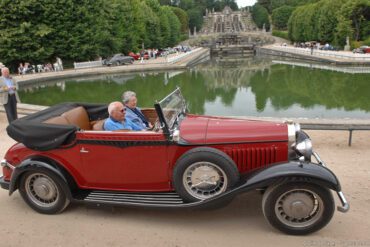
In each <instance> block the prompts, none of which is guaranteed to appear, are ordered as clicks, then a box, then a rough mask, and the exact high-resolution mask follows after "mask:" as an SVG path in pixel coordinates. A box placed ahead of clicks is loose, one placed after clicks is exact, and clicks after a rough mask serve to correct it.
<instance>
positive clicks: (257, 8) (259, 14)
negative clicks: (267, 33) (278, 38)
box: [252, 3, 270, 30]
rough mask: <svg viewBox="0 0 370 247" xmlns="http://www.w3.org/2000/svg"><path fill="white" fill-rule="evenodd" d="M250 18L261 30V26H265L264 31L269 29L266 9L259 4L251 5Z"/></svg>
mask: <svg viewBox="0 0 370 247" xmlns="http://www.w3.org/2000/svg"><path fill="white" fill-rule="evenodd" d="M252 17H253V20H254V22H255V23H256V25H257V27H259V28H262V27H263V25H265V28H266V30H269V29H270V20H269V14H268V12H267V9H266V8H265V7H263V6H262V5H260V4H259V3H256V4H255V5H253V7H252Z"/></svg>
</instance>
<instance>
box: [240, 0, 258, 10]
mask: <svg viewBox="0 0 370 247" xmlns="http://www.w3.org/2000/svg"><path fill="white" fill-rule="evenodd" d="M236 2H237V3H238V7H239V8H240V7H245V6H252V5H254V4H255V3H256V2H257V0H236Z"/></svg>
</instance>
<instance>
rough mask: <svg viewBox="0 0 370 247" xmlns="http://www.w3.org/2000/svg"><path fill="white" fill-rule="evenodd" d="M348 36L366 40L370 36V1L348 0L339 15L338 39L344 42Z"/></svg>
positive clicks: (339, 41)
mask: <svg viewBox="0 0 370 247" xmlns="http://www.w3.org/2000/svg"><path fill="white" fill-rule="evenodd" d="M346 36H349V37H351V38H352V40H355V41H358V40H365V39H366V38H368V37H369V36H370V1H369V0H353V1H346V3H345V4H343V6H342V7H341V9H340V12H339V15H338V26H337V33H336V41H337V43H339V44H344V43H345V39H346Z"/></svg>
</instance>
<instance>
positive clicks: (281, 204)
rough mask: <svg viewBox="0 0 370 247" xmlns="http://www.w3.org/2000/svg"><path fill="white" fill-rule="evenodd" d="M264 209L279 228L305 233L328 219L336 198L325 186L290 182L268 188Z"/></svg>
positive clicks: (290, 232)
mask: <svg viewBox="0 0 370 247" xmlns="http://www.w3.org/2000/svg"><path fill="white" fill-rule="evenodd" d="M262 210H263V214H264V216H265V218H266V219H267V220H268V222H269V223H270V224H271V225H272V226H274V227H275V228H277V229H279V230H280V231H282V232H285V233H288V234H293V235H304V234H308V233H311V232H315V231H317V230H320V229H321V228H323V227H324V226H325V225H326V224H328V223H329V221H330V220H331V218H332V216H333V214H334V199H333V196H332V194H331V192H330V190H329V189H327V188H325V187H321V186H319V185H316V184H312V183H302V182H289V183H283V184H278V185H274V186H271V187H269V188H268V189H267V190H266V192H265V193H264V195H263V199H262Z"/></svg>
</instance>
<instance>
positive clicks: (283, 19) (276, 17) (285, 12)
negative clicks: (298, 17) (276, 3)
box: [271, 5, 295, 30]
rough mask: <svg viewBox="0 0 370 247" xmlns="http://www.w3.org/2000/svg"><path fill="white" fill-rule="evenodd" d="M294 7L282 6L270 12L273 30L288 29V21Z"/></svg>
mask: <svg viewBox="0 0 370 247" xmlns="http://www.w3.org/2000/svg"><path fill="white" fill-rule="evenodd" d="M294 9H295V8H294V7H291V6H287V5H284V6H282V7H279V8H277V9H274V10H273V11H272V16H271V19H272V24H273V25H274V28H277V29H280V30H286V29H287V28H288V21H289V18H290V16H291V14H292V13H293V11H294Z"/></svg>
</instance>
